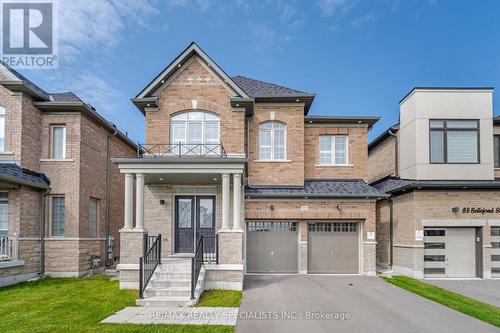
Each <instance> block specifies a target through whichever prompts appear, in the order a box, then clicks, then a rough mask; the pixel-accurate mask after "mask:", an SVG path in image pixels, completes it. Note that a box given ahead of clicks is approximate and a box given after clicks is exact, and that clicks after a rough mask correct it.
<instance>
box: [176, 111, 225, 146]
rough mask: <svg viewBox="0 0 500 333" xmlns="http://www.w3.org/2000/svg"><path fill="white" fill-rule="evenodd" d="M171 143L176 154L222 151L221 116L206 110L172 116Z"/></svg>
mask: <svg viewBox="0 0 500 333" xmlns="http://www.w3.org/2000/svg"><path fill="white" fill-rule="evenodd" d="M170 126H171V127H170V143H171V144H172V145H173V146H174V151H175V153H176V154H179V153H180V154H183V155H184V154H185V155H190V154H196V155H199V154H218V153H220V152H219V150H220V118H219V116H217V115H216V114H214V113H211V112H205V111H186V112H182V113H178V114H176V115H174V116H172V121H171V125H170Z"/></svg>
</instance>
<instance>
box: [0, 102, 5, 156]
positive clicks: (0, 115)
mask: <svg viewBox="0 0 500 333" xmlns="http://www.w3.org/2000/svg"><path fill="white" fill-rule="evenodd" d="M4 151H5V108H4V107H3V106H0V153H1V152H4Z"/></svg>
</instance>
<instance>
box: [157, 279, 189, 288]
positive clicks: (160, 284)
mask: <svg viewBox="0 0 500 333" xmlns="http://www.w3.org/2000/svg"><path fill="white" fill-rule="evenodd" d="M150 285H151V286H152V287H154V288H170V287H189V288H191V279H152V280H151V281H150Z"/></svg>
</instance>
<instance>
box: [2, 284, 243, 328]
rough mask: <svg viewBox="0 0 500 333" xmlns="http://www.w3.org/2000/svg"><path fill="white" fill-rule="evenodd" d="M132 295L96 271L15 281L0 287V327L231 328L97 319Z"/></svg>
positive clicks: (129, 300) (134, 295)
mask: <svg viewBox="0 0 500 333" xmlns="http://www.w3.org/2000/svg"><path fill="white" fill-rule="evenodd" d="M136 298H137V291H132V290H120V289H119V287H118V281H110V280H109V278H108V277H106V276H102V275H96V276H93V277H91V278H64V279H63V278H57V279H52V278H44V279H41V280H38V281H35V282H25V283H20V284H17V285H14V286H9V287H5V288H0V332H2V333H6V332H26V333H28V332H30V333H31V332H72V333H73V332H104V333H108V332H120V333H121V332H123V333H128V332H176V333H177V332H179V333H180V332H182V333H191V332H200V333H201V332H209V333H216V332H217V333H226V332H234V327H231V326H196V325H131V324H124V325H121V324H100V323H99V322H100V321H101V320H103V319H105V318H106V317H108V316H110V315H112V314H113V313H115V312H116V311H118V310H121V309H123V308H124V307H126V306H133V305H134V302H135V299H136Z"/></svg>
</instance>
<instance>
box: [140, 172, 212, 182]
mask: <svg viewBox="0 0 500 333" xmlns="http://www.w3.org/2000/svg"><path fill="white" fill-rule="evenodd" d="M144 177H145V182H146V184H148V185H152V184H155V185H160V184H165V185H167V184H168V185H172V184H173V185H181V184H182V185H194V184H196V185H217V184H220V183H221V175H220V174H218V173H202V174H201V173H195V174H193V173H184V174H183V173H177V174H172V173H151V174H145V175H144Z"/></svg>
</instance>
